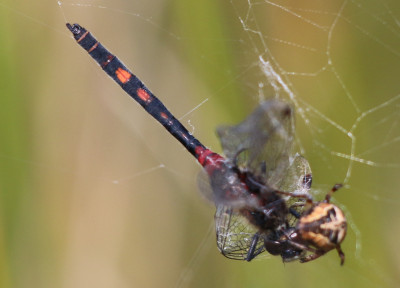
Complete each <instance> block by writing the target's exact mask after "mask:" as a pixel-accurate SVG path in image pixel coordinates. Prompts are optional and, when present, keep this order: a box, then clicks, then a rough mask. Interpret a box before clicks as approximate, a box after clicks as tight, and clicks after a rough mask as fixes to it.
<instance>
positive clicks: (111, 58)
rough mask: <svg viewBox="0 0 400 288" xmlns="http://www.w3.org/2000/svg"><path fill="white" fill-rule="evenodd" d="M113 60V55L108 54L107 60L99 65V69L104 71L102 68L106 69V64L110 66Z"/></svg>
mask: <svg viewBox="0 0 400 288" xmlns="http://www.w3.org/2000/svg"><path fill="white" fill-rule="evenodd" d="M114 58H115V56H114V55H112V54H108V55H107V60H106V61H104V62H103V63H102V64H101V67H102V68H103V69H104V67H106V66H107V65H108V64H110V62H111V61H112V60H113V59H114Z"/></svg>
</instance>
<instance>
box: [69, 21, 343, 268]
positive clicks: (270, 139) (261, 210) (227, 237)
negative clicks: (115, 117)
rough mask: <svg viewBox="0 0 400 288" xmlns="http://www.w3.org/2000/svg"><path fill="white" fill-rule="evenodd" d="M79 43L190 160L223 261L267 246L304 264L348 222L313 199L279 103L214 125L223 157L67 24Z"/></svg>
mask: <svg viewBox="0 0 400 288" xmlns="http://www.w3.org/2000/svg"><path fill="white" fill-rule="evenodd" d="M66 25H67V28H68V29H69V30H70V31H71V32H72V35H73V37H74V38H75V40H76V41H77V43H78V44H79V45H80V46H81V47H82V48H83V49H84V50H86V51H87V52H88V53H89V55H90V56H92V58H93V59H94V60H95V61H96V62H97V63H98V64H99V65H100V67H101V68H102V69H103V70H104V71H105V72H106V73H107V74H108V75H109V76H110V77H111V78H112V79H113V80H114V81H115V82H116V83H117V84H118V85H120V86H121V88H122V89H123V90H124V91H125V92H126V93H127V94H128V95H129V96H131V97H132V98H133V99H134V100H135V101H136V102H137V103H139V104H140V105H141V106H142V107H143V108H144V109H145V110H146V111H147V113H149V114H150V115H151V116H153V118H154V119H156V120H157V121H158V122H159V123H160V124H161V125H162V126H163V127H164V128H165V129H166V130H167V131H168V132H169V133H170V134H171V135H172V136H173V137H175V138H176V139H177V140H178V141H179V142H180V143H181V144H182V145H183V146H184V147H185V148H186V150H187V151H188V152H189V153H190V154H191V155H193V156H194V157H195V159H196V160H197V162H198V163H199V164H200V165H201V166H202V167H203V170H204V172H205V174H206V175H207V178H208V181H207V185H206V186H208V189H204V190H208V191H211V193H209V194H208V195H209V197H210V198H211V199H212V201H213V202H214V203H215V205H216V213H215V225H216V236H217V237H216V238H217V247H218V249H219V250H220V252H221V253H222V254H223V255H224V256H225V257H227V258H230V259H236V260H246V261H251V260H253V259H254V258H256V257H257V256H258V255H260V254H262V253H264V252H265V251H267V252H268V253H269V254H272V255H280V256H281V258H282V260H283V261H284V262H289V261H293V260H297V259H299V260H300V262H309V261H311V260H315V259H317V258H318V257H320V256H322V255H324V254H325V253H326V252H328V251H330V250H332V249H336V250H337V251H338V254H339V256H340V259H341V264H343V263H344V253H343V251H342V250H341V247H340V244H341V243H342V241H343V240H344V237H345V235H346V229H347V222H346V219H345V216H344V214H343V212H342V211H341V210H340V209H339V208H338V207H337V206H335V205H333V204H331V203H330V198H331V195H332V193H334V192H335V191H336V190H337V189H339V188H340V185H335V186H334V187H333V188H332V190H331V191H330V192H328V194H327V195H326V197H325V199H324V200H323V201H321V202H315V201H313V200H312V197H311V194H310V193H309V190H310V188H311V182H312V175H311V169H310V166H309V163H308V161H307V160H306V159H305V158H303V157H302V156H300V155H299V154H293V153H292V146H293V140H294V111H293V109H292V108H291V106H290V105H288V104H287V103H285V102H283V101H280V100H276V99H275V100H267V101H263V102H262V103H260V105H259V107H258V108H256V109H255V110H254V112H253V113H252V114H250V115H249V116H248V117H247V118H246V119H245V120H244V121H243V122H241V123H240V124H238V125H236V126H222V127H220V128H218V129H217V134H218V136H219V138H220V140H221V144H222V148H223V151H224V154H225V156H222V155H220V154H218V153H216V152H213V151H211V150H210V149H208V148H207V147H206V146H204V145H203V144H202V143H201V142H200V141H199V140H198V139H196V138H195V137H194V136H193V135H192V134H191V133H189V132H188V130H187V129H186V128H185V127H184V126H183V124H182V123H180V122H179V120H177V119H176V118H175V117H174V116H173V115H172V113H171V112H170V111H169V110H168V109H167V108H166V107H165V106H164V104H163V103H162V102H161V101H160V100H159V99H158V98H157V97H156V96H155V95H154V94H153V93H152V92H151V91H150V90H149V89H148V88H147V87H146V86H145V85H144V84H143V82H142V81H141V80H139V78H138V77H136V76H135V75H134V74H133V73H132V72H131V71H130V70H129V69H128V68H127V67H126V66H125V65H124V64H123V63H122V62H121V61H120V60H119V59H118V58H117V57H116V56H115V55H113V54H112V53H111V52H109V51H108V50H107V49H106V48H105V47H104V46H103V45H102V44H101V43H99V42H98V41H97V40H96V39H95V38H94V36H93V35H92V34H91V33H90V32H89V31H87V30H86V29H85V28H83V27H82V26H80V25H79V24H69V23H67V24H66Z"/></svg>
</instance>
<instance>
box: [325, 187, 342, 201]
mask: <svg viewBox="0 0 400 288" xmlns="http://www.w3.org/2000/svg"><path fill="white" fill-rule="evenodd" d="M342 187H343V184H335V185H334V186H333V187H332V189H331V191H329V192H328V194H326V196H325V201H324V202H326V203H329V201H330V200H331V197H332V194H333V193H335V192H336V191H337V190H339V189H340V188H342Z"/></svg>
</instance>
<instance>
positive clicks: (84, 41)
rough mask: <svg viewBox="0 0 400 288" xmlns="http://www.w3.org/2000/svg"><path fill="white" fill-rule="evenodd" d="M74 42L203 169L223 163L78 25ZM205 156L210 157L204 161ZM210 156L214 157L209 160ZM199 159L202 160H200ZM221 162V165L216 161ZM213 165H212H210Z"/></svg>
mask: <svg viewBox="0 0 400 288" xmlns="http://www.w3.org/2000/svg"><path fill="white" fill-rule="evenodd" d="M67 27H68V29H69V30H70V31H71V32H72V33H73V35H74V38H75V40H76V41H77V42H78V44H79V45H81V46H82V47H83V49H85V50H86V51H87V52H88V53H89V54H90V56H92V57H93V59H94V60H96V62H97V63H98V64H99V65H100V66H101V68H103V70H104V71H105V72H106V73H107V74H108V75H109V76H110V77H111V78H112V79H114V81H115V82H117V83H118V84H119V85H120V86H121V87H122V89H123V90H124V91H125V92H126V93H128V94H129V95H130V96H131V97H132V98H133V99H135V100H136V101H137V102H138V103H139V104H140V105H141V106H142V107H143V108H144V109H145V110H146V111H147V112H148V113H149V114H151V115H152V116H153V117H154V118H155V119H156V120H157V121H158V122H160V123H161V125H163V126H164V127H165V129H167V130H168V131H169V132H170V133H171V134H172V135H173V136H174V137H175V138H176V139H177V140H178V141H179V142H181V143H182V145H183V146H185V148H186V149H187V150H188V151H189V152H190V153H191V154H192V155H193V156H195V157H196V159H197V160H198V161H199V163H200V164H201V165H202V166H206V165H210V163H208V162H209V161H211V162H213V161H215V160H216V159H219V161H220V160H221V159H222V157H221V156H219V155H218V154H216V153H211V154H212V155H213V156H211V155H209V154H210V153H209V152H210V151H209V150H208V149H207V148H206V147H204V145H203V144H201V143H200V141H199V140H197V139H196V138H195V137H194V136H193V135H191V134H190V133H189V131H187V130H186V128H185V127H184V126H183V125H182V124H181V123H180V122H179V121H178V120H177V119H176V118H175V117H174V116H173V115H172V114H171V113H170V112H169V111H168V109H167V108H166V107H165V106H164V104H163V103H162V102H161V101H160V100H159V99H158V98H157V97H155V96H154V95H153V93H151V92H150V90H149V89H148V88H147V87H146V86H145V85H144V84H143V82H142V81H140V80H139V79H138V78H137V77H136V76H135V75H134V74H132V72H130V71H129V70H128V68H126V66H125V65H124V64H122V62H121V61H120V60H119V59H118V58H117V57H116V56H114V55H113V54H111V53H110V52H109V51H108V50H107V49H106V48H105V47H104V46H103V45H101V43H99V42H98V41H97V40H96V39H95V38H94V37H93V35H92V34H91V33H90V32H88V31H87V30H86V29H85V28H83V27H81V26H79V25H78V24H73V25H71V24H67ZM203 153H206V155H207V157H204V154H203ZM210 156H211V157H210ZM199 158H200V159H199ZM217 162H218V161H217ZM211 165H213V164H211Z"/></svg>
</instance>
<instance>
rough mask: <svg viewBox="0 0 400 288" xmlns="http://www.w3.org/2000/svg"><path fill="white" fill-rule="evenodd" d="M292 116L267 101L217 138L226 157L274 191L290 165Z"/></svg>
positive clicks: (285, 107) (281, 106)
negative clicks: (273, 188)
mask: <svg viewBox="0 0 400 288" xmlns="http://www.w3.org/2000/svg"><path fill="white" fill-rule="evenodd" d="M293 114H294V113H293V110H292V108H291V107H290V106H289V105H288V104H286V103H284V102H281V101H278V100H269V101H265V102H263V103H261V104H260V105H259V107H258V108H257V109H255V110H254V112H253V113H252V114H251V115H249V116H248V117H247V118H246V119H245V120H244V121H243V122H241V123H240V124H238V125H236V126H223V127H219V128H218V129H217V134H218V136H219V138H220V141H221V144H222V148H223V150H224V153H225V155H226V157H227V158H228V159H231V160H235V161H236V162H237V164H238V166H244V167H245V168H246V169H248V170H249V171H251V172H252V173H253V174H254V175H255V176H257V177H260V178H261V179H263V180H264V181H265V183H268V185H269V186H271V187H274V185H276V184H277V183H278V182H279V181H280V180H281V178H282V175H283V174H284V173H285V171H286V170H287V167H288V165H289V156H290V154H291V151H292V143H293V137H294V119H293V118H294V117H293Z"/></svg>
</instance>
